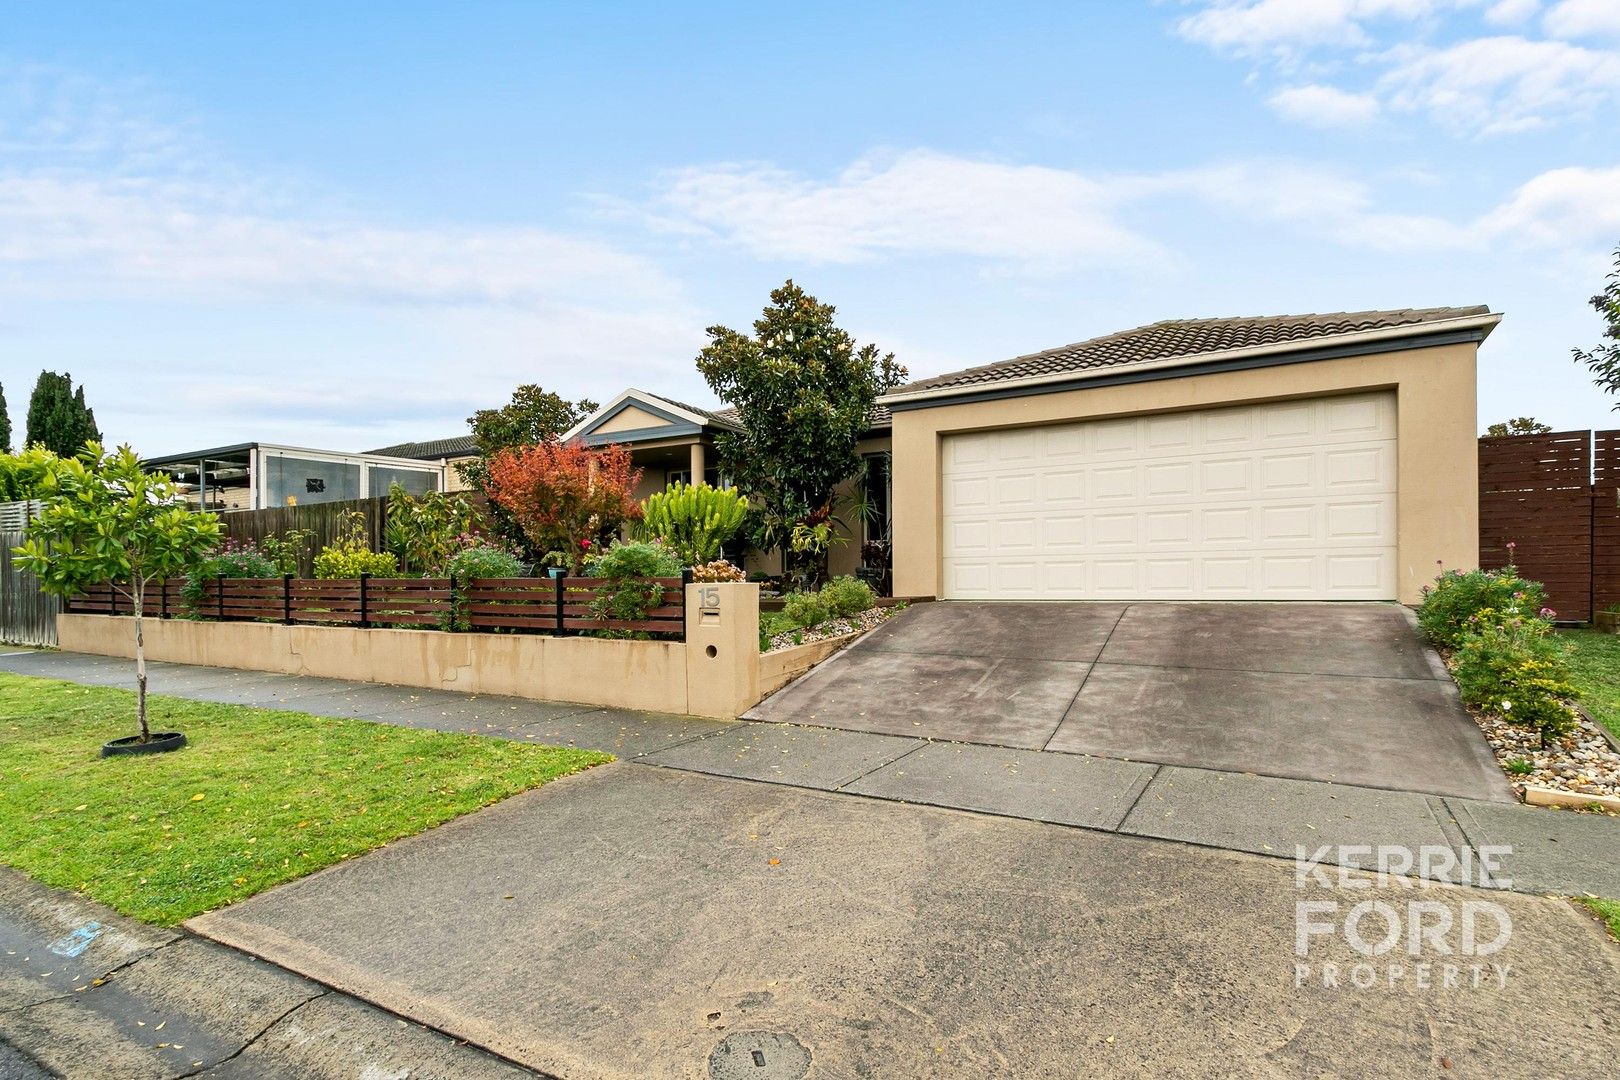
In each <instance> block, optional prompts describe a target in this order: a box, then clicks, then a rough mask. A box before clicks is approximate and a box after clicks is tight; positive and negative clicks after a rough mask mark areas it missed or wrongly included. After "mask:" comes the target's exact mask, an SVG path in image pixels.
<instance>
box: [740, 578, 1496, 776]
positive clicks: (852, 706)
mask: <svg viewBox="0 0 1620 1080" xmlns="http://www.w3.org/2000/svg"><path fill="white" fill-rule="evenodd" d="M746 718H747V719H750V720H765V721H773V722H783V723H794V724H813V725H820V726H825V727H835V728H845V729H850V730H856V731H869V732H878V733H883V734H893V735H911V736H920V737H924V738H929V739H937V740H947V741H953V742H966V743H986V744H990V745H995V746H1009V747H1018V748H1022V749H1029V750H1045V751H1052V752H1057V753H1068V754H1086V755H1092V756H1097V757H1106V758H1121V759H1125V760H1130V761H1148V762H1156V763H1159V764H1164V765H1182V766H1191V767H1195V768H1207V769H1221V770H1227V771H1234V772H1252V773H1256V774H1259V775H1264V776H1280V777H1290V778H1295V779H1303V780H1325V781H1331V782H1335V783H1342V784H1356V785H1362V786H1366V787H1376V788H1389V789H1393V790H1399V791H1416V792H1425V793H1429V794H1435V795H1455V796H1461V797H1464V798H1471V799H1486V800H1496V801H1504V802H1506V801H1512V799H1513V796H1512V792H1511V790H1510V788H1509V786H1508V783H1507V781H1506V779H1505V778H1504V777H1503V775H1502V773H1501V770H1500V769H1499V768H1498V767H1497V765H1496V763H1495V761H1494V760H1493V758H1492V756H1491V752H1490V748H1489V747H1488V746H1487V745H1486V743H1485V740H1484V738H1483V737H1482V736H1481V734H1480V732H1479V730H1478V728H1477V727H1476V726H1475V724H1474V723H1473V721H1472V720H1470V719H1469V717H1468V715H1467V713H1466V712H1464V710H1463V708H1462V705H1461V704H1460V702H1459V701H1458V698H1457V692H1456V687H1455V686H1454V685H1453V683H1452V681H1451V678H1450V676H1449V675H1448V674H1447V673H1446V671H1445V668H1444V666H1443V665H1442V664H1441V663H1440V660H1439V658H1438V657H1437V656H1436V655H1435V654H1434V652H1433V651H1432V650H1431V649H1430V648H1429V647H1428V646H1427V645H1426V644H1425V643H1424V642H1423V641H1422V639H1421V638H1419V636H1418V634H1417V631H1416V629H1415V627H1414V626H1413V625H1412V622H1411V620H1410V616H1409V614H1408V613H1407V611H1406V610H1405V609H1404V608H1401V607H1398V606H1396V605H1393V604H1308V603H1296V604H1211V603H1206V604H1171V603H1135V604H1119V603H1113V604H1111V603H934V604H921V605H917V606H915V607H913V608H912V609H911V610H909V611H907V612H905V613H903V614H902V615H900V616H898V617H897V618H895V619H893V620H891V621H890V622H889V623H888V624H886V625H885V626H883V627H881V628H880V629H878V630H877V631H875V632H873V633H872V634H870V635H868V636H867V637H866V638H864V639H862V640H861V641H860V642H858V643H857V644H856V645H854V646H852V647H851V648H849V649H847V650H845V651H844V652H843V653H841V654H839V655H837V656H835V657H833V658H832V659H830V660H828V661H827V662H825V663H824V664H822V665H821V666H819V667H817V668H815V669H814V670H813V671H811V672H810V673H809V674H808V675H806V676H805V677H804V678H802V679H800V680H799V681H797V682H795V683H793V684H791V685H789V686H788V687H786V688H784V689H783V690H781V691H780V692H778V693H777V694H775V695H774V696H772V697H770V698H768V699H766V700H765V701H763V702H761V703H760V704H759V705H758V706H756V707H755V708H754V709H753V710H752V711H751V712H749V713H748V714H747V717H746Z"/></svg>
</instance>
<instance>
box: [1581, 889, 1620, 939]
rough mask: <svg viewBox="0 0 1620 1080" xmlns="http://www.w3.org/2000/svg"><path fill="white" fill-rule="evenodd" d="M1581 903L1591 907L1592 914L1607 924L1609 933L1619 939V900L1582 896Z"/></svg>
mask: <svg viewBox="0 0 1620 1080" xmlns="http://www.w3.org/2000/svg"><path fill="white" fill-rule="evenodd" d="M1581 903H1583V904H1585V905H1586V906H1587V907H1589V908H1591V909H1592V914H1594V915H1596V916H1597V917H1598V918H1600V919H1602V920H1603V921H1604V922H1605V923H1607V924H1608V926H1609V933H1610V934H1612V935H1614V939H1615V940H1616V941H1620V900H1594V899H1591V898H1584V899H1582V900H1581Z"/></svg>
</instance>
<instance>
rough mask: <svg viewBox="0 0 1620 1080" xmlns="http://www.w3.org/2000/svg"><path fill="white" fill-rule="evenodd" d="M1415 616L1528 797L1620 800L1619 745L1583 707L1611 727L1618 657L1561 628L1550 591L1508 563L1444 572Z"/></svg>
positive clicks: (1427, 591)
mask: <svg viewBox="0 0 1620 1080" xmlns="http://www.w3.org/2000/svg"><path fill="white" fill-rule="evenodd" d="M1417 617H1418V624H1419V626H1421V627H1422V629H1423V632H1424V634H1425V635H1426V636H1427V637H1428V638H1429V640H1431V641H1432V642H1434V644H1435V645H1436V646H1437V647H1438V648H1439V649H1440V651H1441V655H1442V656H1443V657H1444V658H1445V661H1446V665H1447V667H1448V668H1449V669H1450V670H1451V673H1452V675H1453V677H1455V679H1456V681H1457V689H1458V691H1459V693H1460V694H1461V697H1462V700H1463V704H1464V705H1465V706H1467V708H1468V712H1469V714H1470V715H1471V716H1472V717H1473V718H1474V721H1475V722H1476V723H1477V724H1479V726H1480V730H1481V731H1482V732H1484V735H1485V739H1486V741H1487V742H1488V743H1489V744H1490V746H1491V749H1492V751H1493V752H1494V753H1495V755H1496V759H1497V762H1498V764H1500V765H1501V767H1502V770H1503V771H1504V772H1505V773H1507V775H1508V777H1509V778H1510V780H1511V781H1512V783H1513V786H1514V789H1515V791H1517V792H1518V793H1519V795H1520V796H1521V797H1522V798H1528V799H1533V800H1535V801H1551V800H1555V799H1566V800H1567V801H1570V802H1572V803H1575V804H1578V802H1579V800H1580V799H1581V798H1582V797H1585V796H1591V797H1593V799H1594V803H1593V804H1592V805H1593V806H1594V807H1599V808H1601V807H1602V806H1603V804H1601V803H1598V802H1596V801H1595V800H1598V799H1617V798H1620V745H1617V744H1616V742H1615V741H1614V739H1613V737H1612V735H1611V732H1610V730H1606V729H1605V728H1604V727H1603V726H1602V725H1601V724H1600V723H1599V722H1598V720H1597V719H1594V718H1591V717H1589V716H1588V715H1587V714H1586V713H1585V712H1584V711H1583V710H1582V709H1581V708H1580V707H1579V704H1578V703H1579V702H1581V701H1582V700H1585V701H1586V702H1587V703H1588V705H1589V707H1591V708H1593V709H1594V711H1595V713H1596V715H1597V716H1598V717H1601V718H1603V719H1604V720H1606V721H1608V722H1609V723H1610V724H1611V725H1612V724H1613V722H1614V719H1615V703H1616V698H1617V694H1620V688H1617V685H1616V682H1615V679H1614V673H1615V672H1616V670H1620V650H1617V649H1614V648H1613V646H1611V645H1609V644H1606V643H1603V642H1598V641H1591V640H1587V638H1586V637H1581V636H1577V635H1575V634H1571V633H1567V632H1566V633H1560V632H1558V631H1556V630H1555V628H1554V624H1553V620H1554V619H1555V618H1556V617H1557V613H1556V612H1555V611H1553V610H1552V609H1551V608H1549V607H1548V606H1547V603H1546V594H1545V590H1544V589H1543V588H1542V586H1541V585H1540V584H1539V583H1537V582H1534V581H1528V580H1526V579H1525V578H1523V577H1521V576H1520V575H1519V573H1518V571H1517V570H1516V569H1515V568H1514V567H1512V566H1508V567H1506V568H1504V569H1501V570H1469V571H1458V570H1447V571H1444V572H1442V573H1441V574H1440V576H1439V577H1438V578H1437V579H1436V580H1435V582H1434V584H1433V585H1430V586H1428V587H1427V588H1425V590H1424V597H1423V602H1422V603H1421V604H1420V605H1419V607H1418V611H1417ZM1592 636H1594V637H1595V636H1596V635H1592ZM1610 640H1611V641H1614V640H1615V639H1612V638H1611V639H1610Z"/></svg>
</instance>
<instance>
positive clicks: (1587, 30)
mask: <svg viewBox="0 0 1620 1080" xmlns="http://www.w3.org/2000/svg"><path fill="white" fill-rule="evenodd" d="M1542 25H1543V26H1544V27H1546V30H1547V33H1549V34H1551V35H1553V36H1554V37H1562V38H1573V37H1583V36H1585V35H1588V34H1614V35H1617V36H1620V4H1617V3H1615V0H1563V2H1562V3H1560V4H1558V5H1557V6H1555V7H1553V8H1552V9H1550V10H1549V11H1548V12H1547V14H1546V15H1545V16H1544V17H1543V18H1542Z"/></svg>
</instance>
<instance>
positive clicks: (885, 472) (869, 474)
mask: <svg viewBox="0 0 1620 1080" xmlns="http://www.w3.org/2000/svg"><path fill="white" fill-rule="evenodd" d="M861 460H862V461H863V462H864V463H865V464H866V475H865V476H864V477H862V479H861V496H862V502H863V503H864V506H865V508H864V510H863V512H862V514H861V524H862V530H861V532H862V535H861V540H862V542H863V543H868V544H870V543H872V542H874V541H878V540H882V541H887V540H888V539H889V509H890V505H889V463H890V455H889V454H887V453H883V454H863V455H862V456H861Z"/></svg>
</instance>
